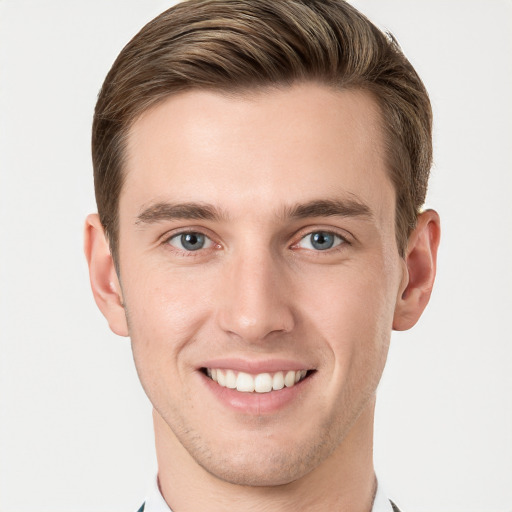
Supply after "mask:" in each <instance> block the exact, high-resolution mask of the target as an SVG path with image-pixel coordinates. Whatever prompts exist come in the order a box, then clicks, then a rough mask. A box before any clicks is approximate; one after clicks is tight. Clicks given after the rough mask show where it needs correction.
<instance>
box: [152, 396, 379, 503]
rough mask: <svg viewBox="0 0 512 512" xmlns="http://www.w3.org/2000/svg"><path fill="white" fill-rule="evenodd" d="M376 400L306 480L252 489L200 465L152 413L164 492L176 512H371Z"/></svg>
mask: <svg viewBox="0 0 512 512" xmlns="http://www.w3.org/2000/svg"><path fill="white" fill-rule="evenodd" d="M374 406H375V401H374V400H373V401H372V402H371V403H370V404H368V405H367V407H366V408H365V409H364V410H363V411H362V413H361V415H360V416H359V417H358V419H357V420H356V422H355V423H354V425H353V426H352V428H351V429H350V431H349V432H348V433H347V435H346V436H345V438H344V439H343V440H342V442H341V443H340V444H339V445H338V447H337V448H336V449H335V450H334V452H333V453H332V454H331V455H330V456H329V457H328V458H327V459H326V460H324V461H323V462H322V463H321V464H320V465H319V466H317V467H316V468H314V469H313V470H312V471H310V472H309V473H307V474H306V475H305V476H303V477H302V478H300V479H298V480H296V481H293V482H290V483H288V484H284V485H276V486H265V487H252V486H241V485H236V484H232V483H229V482H226V481H224V480H221V479H219V478H217V477H216V476H215V475H212V474H210V473H208V472H207V471H206V470H204V469H203V468H202V467H201V466H199V465H198V464H197V463H196V462H195V460H194V459H192V457H191V456H190V455H189V453H188V452H187V451H186V450H185V449H184V448H183V446H182V445H181V443H180V442H179V441H178V440H177V439H176V437H175V436H174V434H173V432H172V431H171V429H170V428H169V426H168V425H167V424H166V423H165V421H164V420H163V419H162V418H161V416H160V415H159V414H158V413H157V412H156V411H154V412H153V420H154V426H155V442H156V451H157V460H158V481H159V486H160V491H161V493H162V495H163V497H164V499H165V501H166V502H167V503H168V504H169V506H170V507H171V508H172V510H173V512H187V511H197V510H201V511H202V512H214V511H215V512H217V511H229V510H237V511H240V512H250V511H256V510H257V511H258V512H263V511H266V510H272V511H273V512H291V511H296V510H315V511H318V512H321V511H333V510H336V511H340V512H342V511H350V512H370V510H371V508H372V503H373V498H374V496H375V490H376V480H375V475H374V469H373V457H372V452H373V415H374Z"/></svg>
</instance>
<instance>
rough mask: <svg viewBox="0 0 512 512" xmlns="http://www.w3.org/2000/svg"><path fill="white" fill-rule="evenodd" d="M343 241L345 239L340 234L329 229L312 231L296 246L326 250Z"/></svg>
mask: <svg viewBox="0 0 512 512" xmlns="http://www.w3.org/2000/svg"><path fill="white" fill-rule="evenodd" d="M344 242H345V240H344V239H343V238H342V237H341V236H339V235H336V234H334V233H330V232H329V231H314V232H313V233H309V234H307V235H306V236H305V237H303V238H302V239H301V241H300V242H299V243H298V244H297V247H300V248H301V249H312V250H314V251H326V250H328V249H332V248H333V247H336V246H338V245H340V244H342V243H344Z"/></svg>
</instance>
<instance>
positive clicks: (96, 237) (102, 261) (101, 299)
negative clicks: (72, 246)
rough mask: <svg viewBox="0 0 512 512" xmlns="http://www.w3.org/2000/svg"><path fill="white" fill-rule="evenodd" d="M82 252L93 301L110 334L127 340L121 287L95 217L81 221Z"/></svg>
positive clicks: (99, 224) (105, 241) (90, 216)
mask: <svg viewBox="0 0 512 512" xmlns="http://www.w3.org/2000/svg"><path fill="white" fill-rule="evenodd" d="M84 251H85V257H86V258H87V264H88V265H89V277H90V281H91V288H92V293H93V295H94V300H95V301H96V304H97V305H98V307H99V308H100V310H101V312H102V313H103V316H104V317H105V318H106V319H107V322H108V324H109V326H110V328H111V329H112V331H113V332H115V333H116V334H118V335H119V336H128V324H127V321H126V314H125V310H124V306H123V298H122V297H123V295H122V290H121V285H120V283H119V279H118V277H117V273H116V269H115V266H114V261H113V260H112V255H111V254H110V246H109V243H108V240H107V237H106V236H105V232H104V230H103V226H102V225H101V222H100V219H99V216H98V214H96V213H94V214H91V215H89V216H88V217H87V219H86V220H85V234H84Z"/></svg>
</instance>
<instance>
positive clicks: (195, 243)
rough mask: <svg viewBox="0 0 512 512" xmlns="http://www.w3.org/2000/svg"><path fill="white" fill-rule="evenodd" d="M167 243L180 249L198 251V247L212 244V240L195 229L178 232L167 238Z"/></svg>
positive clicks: (201, 247)
mask: <svg viewBox="0 0 512 512" xmlns="http://www.w3.org/2000/svg"><path fill="white" fill-rule="evenodd" d="M167 243H168V244H169V245H172V246H173V247H176V249H180V250H181V251H198V250H199V249H207V248H208V247H211V246H212V245H213V242H212V241H211V240H210V239H209V238H208V237H207V236H206V235H203V234H202V233H197V232H195V231H193V232H188V233H178V234H177V235H174V236H172V237H171V238H169V240H168V241H167Z"/></svg>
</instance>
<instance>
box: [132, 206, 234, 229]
mask: <svg viewBox="0 0 512 512" xmlns="http://www.w3.org/2000/svg"><path fill="white" fill-rule="evenodd" d="M226 218H227V215H226V214H225V213H224V212H222V211H221V210H220V209H218V208H216V207H215V206H213V205H210V204H203V203H193V202H192V203H175V204H173V203H156V204H153V205H151V206H149V207H148V208H145V209H144V210H143V211H142V212H141V213H140V214H139V215H138V216H137V220H136V221H135V224H153V223H155V222H161V221H165V220H174V219H195V220H224V219H226Z"/></svg>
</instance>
